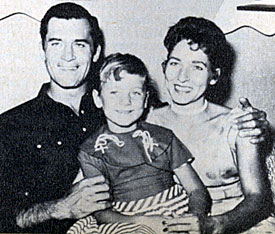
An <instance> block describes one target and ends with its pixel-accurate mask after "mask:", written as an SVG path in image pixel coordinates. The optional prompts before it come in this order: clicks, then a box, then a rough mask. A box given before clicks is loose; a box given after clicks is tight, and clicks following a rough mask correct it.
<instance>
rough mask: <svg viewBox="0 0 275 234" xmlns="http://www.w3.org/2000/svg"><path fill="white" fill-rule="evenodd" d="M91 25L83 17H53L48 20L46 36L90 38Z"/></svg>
mask: <svg viewBox="0 0 275 234" xmlns="http://www.w3.org/2000/svg"><path fill="white" fill-rule="evenodd" d="M90 32H91V26H90V24H89V21H88V20H87V19H85V18H81V19H74V18H73V19H63V18H56V17H53V18H51V19H50V20H49V23H48V30H47V37H56V36H60V37H66V38H77V39H89V38H90V39H91V34H90Z"/></svg>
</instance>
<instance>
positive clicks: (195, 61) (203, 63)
mask: <svg viewBox="0 0 275 234" xmlns="http://www.w3.org/2000/svg"><path fill="white" fill-rule="evenodd" d="M192 63H194V64H198V63H199V64H202V65H203V66H205V67H206V68H207V64H206V63H205V62H203V61H197V60H194V61H192Z"/></svg>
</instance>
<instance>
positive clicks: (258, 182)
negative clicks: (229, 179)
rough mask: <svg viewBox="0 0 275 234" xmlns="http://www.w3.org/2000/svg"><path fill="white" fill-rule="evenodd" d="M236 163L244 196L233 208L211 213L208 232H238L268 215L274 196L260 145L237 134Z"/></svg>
mask: <svg viewBox="0 0 275 234" xmlns="http://www.w3.org/2000/svg"><path fill="white" fill-rule="evenodd" d="M236 144H237V164H238V170H239V176H240V181H241V185H242V191H243V194H244V197H245V198H244V200H243V201H242V202H241V203H240V204H239V205H238V206H236V207H235V208H234V209H233V210H231V211H229V212H227V213H225V214H222V215H218V216H212V217H208V218H207V221H206V230H207V233H239V232H242V231H244V230H247V229H249V228H250V227H252V226H254V225H256V224H257V223H258V222H260V221H261V220H263V219H265V218H267V217H268V215H269V214H270V211H271V207H272V205H271V204H272V196H271V191H270V188H269V183H268V180H267V175H266V173H265V168H264V157H261V155H260V154H259V151H258V148H259V146H258V145H253V144H251V143H250V142H249V138H241V137H237V143H236Z"/></svg>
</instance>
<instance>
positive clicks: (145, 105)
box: [144, 91, 149, 109]
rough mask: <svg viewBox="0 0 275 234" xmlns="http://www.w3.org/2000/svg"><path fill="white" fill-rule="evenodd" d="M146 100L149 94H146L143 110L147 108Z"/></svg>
mask: <svg viewBox="0 0 275 234" xmlns="http://www.w3.org/2000/svg"><path fill="white" fill-rule="evenodd" d="M148 98H149V92H148V91H147V92H146V96H145V100H144V109H146V108H147V106H148Z"/></svg>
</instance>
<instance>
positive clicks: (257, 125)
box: [232, 98, 270, 144]
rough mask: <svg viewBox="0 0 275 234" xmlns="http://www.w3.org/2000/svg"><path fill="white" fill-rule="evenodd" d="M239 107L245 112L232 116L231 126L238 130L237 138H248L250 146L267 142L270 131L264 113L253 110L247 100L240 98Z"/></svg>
mask: <svg viewBox="0 0 275 234" xmlns="http://www.w3.org/2000/svg"><path fill="white" fill-rule="evenodd" d="M239 106H240V108H241V109H243V110H244V111H245V112H242V113H241V114H240V115H239V114H236V115H235V116H234V115H233V116H232V125H233V127H234V128H235V129H238V130H239V136H240V137H244V138H250V140H249V141H250V143H252V144H259V143H261V142H264V141H266V140H268V138H269V134H270V129H269V122H268V121H267V119H266V113H265V112H264V111H261V110H258V109H256V108H254V107H253V106H252V105H251V104H250V102H249V101H248V99H247V98H240V99H239Z"/></svg>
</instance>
